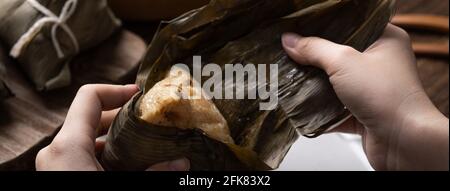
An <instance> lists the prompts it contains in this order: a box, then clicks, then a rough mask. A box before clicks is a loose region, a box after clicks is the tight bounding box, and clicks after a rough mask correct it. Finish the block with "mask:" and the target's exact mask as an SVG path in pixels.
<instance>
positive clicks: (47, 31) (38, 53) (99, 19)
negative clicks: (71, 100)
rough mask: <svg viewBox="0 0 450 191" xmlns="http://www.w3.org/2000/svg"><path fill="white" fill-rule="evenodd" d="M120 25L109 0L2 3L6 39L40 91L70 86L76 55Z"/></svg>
mask: <svg viewBox="0 0 450 191" xmlns="http://www.w3.org/2000/svg"><path fill="white" fill-rule="evenodd" d="M119 26H120V21H119V20H118V19H117V18H116V17H115V16H114V15H113V13H112V12H111V11H110V9H109V7H108V5H107V0H95V1H92V0H2V1H0V40H2V41H3V42H5V43H6V44H7V45H8V46H9V48H10V55H11V56H12V57H14V58H16V59H17V60H18V62H19V63H20V68H21V69H22V70H23V71H24V72H25V73H26V74H27V76H28V78H29V79H30V80H31V81H32V82H33V83H34V85H35V86H36V88H37V89H38V90H51V89H56V88H59V87H64V86H67V85H69V84H70V82H71V73H70V67H69V63H70V61H71V59H72V58H73V57H74V56H75V55H77V54H78V53H79V52H81V51H83V50H86V49H89V48H91V47H93V46H96V45H98V44H99V43H100V42H102V41H104V40H105V39H106V38H108V37H109V36H110V35H111V34H112V33H113V32H114V31H115V30H116V29H117V28H118V27H119Z"/></svg>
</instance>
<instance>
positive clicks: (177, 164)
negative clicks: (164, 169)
mask: <svg viewBox="0 0 450 191" xmlns="http://www.w3.org/2000/svg"><path fill="white" fill-rule="evenodd" d="M189 165H190V164H189V161H188V160H187V159H185V158H182V159H177V160H174V161H171V162H170V163H169V168H170V169H171V170H173V171H187V170H189Z"/></svg>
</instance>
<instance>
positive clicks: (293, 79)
mask: <svg viewBox="0 0 450 191" xmlns="http://www.w3.org/2000/svg"><path fill="white" fill-rule="evenodd" d="M393 3H394V2H393V0H277V1H273V0H213V1H211V2H210V3H209V4H208V5H206V6H204V7H202V8H200V9H197V10H193V11H191V12H188V13H186V14H184V15H182V16H180V17H179V18H177V19H175V20H172V21H170V22H168V23H162V25H161V29H160V30H159V31H158V32H157V34H156V35H155V37H154V39H153V42H152V43H151V45H150V47H149V49H148V52H147V55H146V57H145V58H144V60H143V62H142V65H141V69H140V72H139V75H138V79H137V84H138V85H139V86H140V87H141V89H142V92H141V93H139V94H138V95H136V96H135V97H134V98H133V99H132V100H131V101H130V102H129V103H127V104H126V105H125V106H124V107H123V108H122V110H121V111H120V113H119V114H118V116H117V118H116V119H115V121H114V122H113V124H112V126H111V129H110V131H109V134H108V138H107V143H106V146H105V150H104V153H103V155H102V164H103V165H104V167H105V168H106V169H109V170H144V169H146V168H147V167H148V166H149V165H151V164H155V163H158V162H162V161H167V160H173V159H177V158H180V157H187V158H189V159H190V161H191V168H192V169H193V170H269V169H275V168H277V167H278V166H279V164H280V163H281V161H282V160H283V158H284V157H285V155H286V153H287V152H288V150H289V148H290V147H291V145H292V144H293V143H294V142H295V141H296V140H297V138H298V137H299V135H304V136H308V137H315V136H318V135H321V134H322V133H323V132H325V131H326V130H328V129H330V128H333V127H334V126H335V125H337V124H339V123H340V122H342V121H343V120H345V119H347V118H348V117H349V116H350V114H349V112H348V111H347V110H346V109H345V107H344V105H343V104H342V103H341V102H340V101H339V99H338V98H337V96H336V94H335V93H334V91H333V88H332V87H331V84H330V82H329V80H328V77H327V75H326V74H325V73H324V72H323V71H321V70H319V69H316V68H313V67H307V66H300V65H299V64H296V63H294V62H293V61H292V60H291V59H290V58H289V57H288V56H287V55H286V53H285V52H284V51H283V48H282V45H281V36H282V34H283V33H286V32H295V33H299V34H302V35H304V36H319V37H322V38H326V39H329V40H331V41H334V42H337V43H341V44H346V45H349V46H352V47H354V48H355V49H357V50H359V51H363V50H364V49H366V48H367V47H368V46H370V45H371V44H372V43H373V42H374V41H375V40H376V39H377V38H378V37H379V36H380V35H381V34H382V32H383V30H384V28H385V26H386V24H387V23H388V22H389V19H390V17H391V15H392V13H393V7H394V6H393ZM324 54H326V52H324ZM178 63H184V64H185V65H186V67H183V65H178ZM209 63H214V64H215V65H217V66H218V68H219V69H224V68H225V70H226V69H227V67H234V66H237V63H239V64H241V65H242V66H243V67H244V68H247V69H248V68H256V67H258V68H259V67H262V68H270V69H272V66H275V67H274V69H275V68H277V69H276V70H275V71H276V72H274V73H272V71H273V70H270V72H269V71H267V70H262V71H263V72H262V74H268V75H269V77H270V79H273V78H275V79H276V80H275V81H272V80H269V81H267V80H262V83H261V82H260V81H258V83H261V84H258V86H250V85H248V86H246V88H245V89H243V90H242V89H238V88H237V87H238V86H236V83H234V81H231V83H230V80H229V79H225V80H222V81H220V83H218V84H219V85H218V86H224V87H225V88H224V89H223V90H222V92H219V94H220V93H222V94H221V95H226V94H227V93H229V92H230V91H231V92H232V91H236V92H235V95H236V96H235V97H233V99H218V98H217V97H215V96H214V97H213V99H212V100H209V99H205V98H204V97H201V96H197V97H196V98H191V97H192V96H195V95H197V94H199V93H200V92H203V91H207V89H205V88H203V89H199V88H198V86H196V84H197V83H201V82H204V81H206V82H208V81H209V80H211V79H212V78H213V77H211V76H208V75H206V76H201V77H200V78H198V77H196V75H195V74H191V73H187V72H188V71H194V73H195V71H196V68H198V67H199V64H200V67H207V66H208V65H209ZM174 69H175V70H174ZM241 69H242V68H241ZM208 71H212V70H208ZM226 73H227V72H226V71H225V72H224V74H222V75H226ZM188 74H190V75H188ZM236 78H238V77H236ZM241 78H242V79H244V80H245V82H246V84H247V82H250V81H251V80H250V79H255V78H257V77H256V73H252V72H247V73H245V75H243V76H241ZM258 78H259V74H258ZM232 80H233V79H232ZM236 81H237V80H236ZM206 82H205V83H206ZM248 84H250V83H248ZM260 85H262V86H260ZM267 85H269V86H271V85H277V86H278V89H277V91H269V92H268V93H267V94H266V96H265V97H264V96H263V97H261V98H256V99H251V97H252V95H251V94H250V93H249V92H252V91H247V90H256V91H257V92H265V91H266V90H267V89H264V88H266V87H267ZM261 87H263V89H261ZM237 95H244V96H243V97H244V98H245V99H240V98H238V96H237ZM267 95H275V96H276V97H277V98H278V102H277V103H278V104H276V105H274V106H275V107H273V108H272V110H270V109H265V110H261V108H260V106H261V103H266V102H267V101H268V100H269V99H270V97H271V96H267Z"/></svg>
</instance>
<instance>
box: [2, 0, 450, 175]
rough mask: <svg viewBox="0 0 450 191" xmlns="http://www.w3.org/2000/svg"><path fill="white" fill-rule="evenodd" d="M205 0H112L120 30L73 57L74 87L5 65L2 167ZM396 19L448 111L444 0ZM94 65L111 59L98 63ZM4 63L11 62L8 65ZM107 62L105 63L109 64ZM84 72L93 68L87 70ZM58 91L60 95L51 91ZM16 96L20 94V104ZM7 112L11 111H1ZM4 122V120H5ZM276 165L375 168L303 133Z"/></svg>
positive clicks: (431, 0) (332, 141) (41, 141)
mask: <svg viewBox="0 0 450 191" xmlns="http://www.w3.org/2000/svg"><path fill="white" fill-rule="evenodd" d="M207 2H208V0H109V4H110V6H111V8H112V9H113V11H114V13H115V14H116V15H117V16H118V17H119V18H120V19H122V21H123V24H124V25H123V26H124V27H123V28H124V29H122V30H121V31H120V32H118V33H117V34H116V35H114V37H112V38H111V39H110V40H108V41H107V42H105V43H103V44H102V45H100V46H99V47H97V48H95V49H93V50H91V51H89V52H86V53H83V54H82V55H80V56H78V57H77V58H75V60H74V62H75V63H80V64H79V65H77V66H76V67H75V68H73V72H74V73H76V75H74V76H81V77H78V79H75V81H76V82H75V85H73V86H71V87H69V88H65V89H62V90H58V91H57V92H56V93H55V92H52V93H51V94H45V93H44V94H36V93H35V92H32V91H28V89H29V86H28V85H26V84H25V81H26V80H24V79H23V78H22V77H17V79H16V76H15V75H16V74H17V73H16V72H15V69H12V70H10V71H11V72H10V73H11V75H12V76H13V77H12V78H14V79H15V81H14V83H15V84H13V85H15V86H17V87H18V88H16V91H18V92H13V93H15V94H16V98H11V99H9V100H7V101H6V102H5V103H3V106H4V107H3V108H2V107H0V116H1V117H0V170H33V169H34V157H35V155H36V153H37V151H38V150H39V149H40V148H42V147H43V146H45V145H47V144H48V143H49V142H50V141H51V139H52V137H53V136H54V135H55V133H56V132H57V130H58V129H59V128H60V126H61V125H62V122H63V120H64V117H65V113H66V112H67V108H68V106H69V105H70V102H71V100H72V99H73V96H74V94H75V92H76V90H77V89H78V87H79V86H80V85H82V84H85V83H89V82H105V83H112V82H114V83H119V84H120V83H130V82H133V80H134V77H135V73H136V71H137V66H138V63H139V60H140V58H141V57H142V55H143V54H144V53H145V50H146V46H147V45H148V44H149V43H150V42H151V39H152V37H153V34H154V33H155V31H156V29H157V27H158V25H159V23H160V21H161V20H170V19H172V18H174V17H176V16H178V15H180V14H182V13H184V12H186V11H188V10H191V9H194V8H198V7H201V6H202V5H204V4H206V3H207ZM397 7H398V11H397V16H396V17H395V18H394V19H393V22H394V23H395V24H397V25H399V26H401V27H403V28H404V29H406V30H407V31H408V32H409V33H410V35H411V37H412V42H413V45H414V49H415V52H416V55H417V58H418V59H417V61H418V62H417V63H418V68H419V71H420V77H421V79H422V81H423V84H424V86H425V88H426V91H427V93H428V94H429V96H430V97H431V99H432V101H433V102H434V104H435V105H436V106H437V107H438V108H439V109H440V110H441V112H443V113H444V114H445V115H446V116H447V117H448V115H449V65H448V51H449V48H448V46H449V44H448V42H449V39H448V15H449V1H448V0H397ZM94 63H108V64H109V65H108V66H97V65H96V66H97V67H94V68H92V67H90V66H91V65H95V64H94ZM7 67H9V66H8V65H7ZM106 67H107V68H106ZM86 69H88V70H89V71H90V72H88V73H87V72H86ZM55 95H57V96H55ZM21 97H22V98H24V100H25V99H26V100H28V101H23V100H21ZM5 111H10V112H5ZM5 119H9V120H5ZM279 170H288V171H290V170H327V171H328V170H344V171H350V170H357V171H370V170H373V169H372V168H371V166H370V164H369V163H368V162H367V159H366V158H365V155H364V151H363V149H362V146H361V139H360V138H359V137H358V136H353V135H346V134H330V135H324V136H321V137H319V138H316V139H307V138H300V140H299V141H298V142H297V143H296V144H295V145H294V146H293V147H292V149H291V151H290V152H289V154H288V156H287V157H286V159H285V161H284V162H283V164H282V165H281V167H280V169H279Z"/></svg>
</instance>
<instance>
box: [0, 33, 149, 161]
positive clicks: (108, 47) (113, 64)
mask: <svg viewBox="0 0 450 191" xmlns="http://www.w3.org/2000/svg"><path fill="white" fill-rule="evenodd" d="M145 50H146V44H145V42H144V41H143V40H142V39H141V38H140V37H138V36H137V35H135V34H133V33H131V32H128V31H121V32H118V33H117V34H115V35H114V36H113V37H112V38H110V39H109V40H108V41H106V42H104V43H103V44H102V45H100V46H99V47H97V48H95V49H93V50H91V51H88V52H86V53H83V54H81V55H80V56H78V57H77V58H76V59H75V60H74V61H73V62H72V73H73V78H74V79H73V84H72V86H70V87H68V88H64V89H60V90H57V91H51V92H46V93H38V92H36V91H34V90H33V88H32V87H31V86H30V84H29V83H28V81H27V79H26V78H25V77H24V76H23V75H22V74H21V73H20V72H19V71H18V69H17V68H16V67H15V64H14V62H13V61H11V60H10V61H9V63H6V67H7V70H8V86H9V87H10V89H11V90H12V92H13V94H14V95H15V96H14V97H12V98H9V99H7V100H6V101H3V102H2V103H0V170H33V169H34V159H35V156H36V154H37V152H38V151H39V150H40V149H41V148H43V147H44V146H46V145H48V144H49V143H50V142H51V140H52V138H53V137H54V135H55V134H56V133H57V131H58V130H59V128H60V127H61V126H62V124H63V122H64V119H65V116H66V113H67V111H68V108H69V106H70V104H71V102H72V100H73V98H74V97H75V94H76V92H77V91H78V89H79V87H81V86H82V85H84V84H88V83H107V84H127V83H133V81H134V79H135V75H136V72H137V69H138V65H139V61H140V59H141V57H142V56H143V55H144V53H145Z"/></svg>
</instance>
